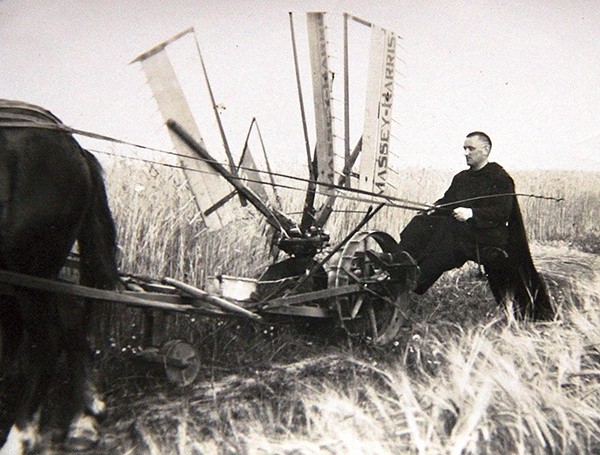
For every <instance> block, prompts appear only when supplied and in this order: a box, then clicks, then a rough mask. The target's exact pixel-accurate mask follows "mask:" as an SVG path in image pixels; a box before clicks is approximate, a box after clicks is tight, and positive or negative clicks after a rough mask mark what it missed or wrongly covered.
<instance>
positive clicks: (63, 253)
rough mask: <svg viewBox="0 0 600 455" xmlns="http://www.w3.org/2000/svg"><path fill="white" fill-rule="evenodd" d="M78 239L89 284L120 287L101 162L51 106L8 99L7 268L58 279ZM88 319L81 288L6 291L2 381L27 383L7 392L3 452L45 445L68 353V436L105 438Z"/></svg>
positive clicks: (3, 115)
mask: <svg viewBox="0 0 600 455" xmlns="http://www.w3.org/2000/svg"><path fill="white" fill-rule="evenodd" d="M75 241H77V244H78V247H79V252H80V258H81V261H80V280H81V284H83V285H86V286H92V287H97V288H103V289H114V288H115V286H116V284H117V281H118V271H117V265H116V250H117V249H116V233H115V226H114V222H113V218H112V214H111V212H110V209H109V206H108V201H107V198H106V190H105V186H104V181H103V175H102V169H101V166H100V164H99V163H98V161H97V160H96V159H95V157H94V156H93V155H92V154H91V153H89V152H88V151H86V150H84V149H83V148H81V147H80V145H79V144H78V143H77V142H76V140H75V139H74V138H73V137H72V135H71V134H70V133H69V131H68V129H67V128H66V127H65V126H64V125H63V124H62V123H61V122H60V120H58V119H57V118H56V117H55V116H54V115H52V114H51V113H50V112H48V111H46V110H44V109H42V108H39V107H37V106H33V105H29V104H25V103H21V102H15V101H8V100H0V269H3V270H7V271H12V272H17V273H23V274H28V275H33V276H36V277H43V278H50V279H55V278H57V276H58V274H59V271H60V270H61V268H62V267H63V264H64V263H65V260H66V258H67V256H68V254H69V252H70V251H71V248H72V247H73V245H74V244H75ZM0 292H2V291H1V288H0ZM88 319H89V311H88V307H87V304H86V303H84V302H79V301H75V299H73V298H68V297H65V296H60V295H58V294H52V293H47V292H41V291H35V290H32V289H27V288H25V287H22V288H19V287H17V288H16V290H15V291H14V292H13V293H12V294H11V295H8V294H7V295H0V329H2V330H1V332H2V333H3V337H2V338H3V343H2V347H1V349H2V352H1V359H2V361H1V369H0V372H1V373H2V379H1V380H0V385H6V384H7V383H11V384H13V389H11V390H16V391H17V392H16V393H10V394H3V402H2V403H1V405H2V408H3V410H8V411H7V412H6V413H5V414H7V415H8V417H7V418H5V419H4V420H7V421H5V422H3V423H4V428H3V434H2V435H0V438H1V439H0V446H1V445H2V444H4V447H3V448H2V449H1V450H0V453H18V452H22V451H24V450H28V449H31V448H32V446H35V440H36V434H37V429H38V425H39V419H40V408H41V405H42V403H44V400H45V399H46V398H47V392H48V388H49V386H50V385H51V383H52V381H53V379H55V377H56V373H57V365H58V364H59V363H58V362H59V358H60V357H61V355H62V354H63V353H64V354H66V355H65V358H66V361H67V365H68V369H69V375H70V381H71V384H72V386H71V387H72V389H71V393H70V394H69V400H72V403H69V409H71V418H70V419H69V422H70V423H69V425H67V427H66V428H65V434H66V439H65V446H66V447H67V448H69V449H86V448H89V446H90V445H92V444H94V443H95V442H97V441H98V430H97V422H96V417H97V416H98V415H99V414H100V413H101V412H103V408H104V405H103V403H102V401H101V400H99V398H98V396H97V393H96V389H95V386H94V384H93V381H92V377H91V362H92V352H91V348H90V345H89V342H88V339H87V325H88V324H87V322H88ZM14 384H16V386H15V385H14Z"/></svg>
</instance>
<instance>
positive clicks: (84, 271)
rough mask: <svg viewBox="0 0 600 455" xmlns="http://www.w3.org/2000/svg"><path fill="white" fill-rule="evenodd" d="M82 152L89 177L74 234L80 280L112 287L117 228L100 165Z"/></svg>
mask: <svg viewBox="0 0 600 455" xmlns="http://www.w3.org/2000/svg"><path fill="white" fill-rule="evenodd" d="M82 152H83V155H84V157H85V159H86V161H87V164H88V168H89V171H90V175H91V179H92V196H91V201H90V205H89V207H88V210H87V212H86V214H85V217H84V219H83V224H82V226H81V229H80V231H79V235H78V237H77V242H78V243H79V253H80V276H81V284H83V285H85V286H92V287H96V288H101V289H114V288H115V287H116V285H117V282H118V279H119V272H118V268H117V232H116V228H115V223H114V220H113V216H112V213H111V211H110V208H109V206H108V199H107V197H106V187H105V185H104V176H103V171H102V166H101V165H100V163H99V162H98V160H97V159H96V157H95V156H94V155H92V154H91V153H90V152H88V151H87V150H83V151H82Z"/></svg>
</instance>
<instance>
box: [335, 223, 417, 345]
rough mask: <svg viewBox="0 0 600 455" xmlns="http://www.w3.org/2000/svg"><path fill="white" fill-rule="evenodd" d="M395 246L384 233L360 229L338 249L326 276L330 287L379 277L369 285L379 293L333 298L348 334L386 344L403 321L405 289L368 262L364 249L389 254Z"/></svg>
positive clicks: (407, 295) (374, 264) (407, 303)
mask: <svg viewBox="0 0 600 455" xmlns="http://www.w3.org/2000/svg"><path fill="white" fill-rule="evenodd" d="M396 249H397V243H396V242H395V240H394V239H393V238H392V237H391V236H390V235H389V234H387V233H385V232H380V231H370V232H360V233H358V234H356V235H355V236H354V237H353V238H352V239H351V240H350V241H349V242H348V243H347V244H346V246H345V247H344V248H343V249H342V251H341V252H340V256H339V258H338V260H337V262H335V261H334V269H333V270H332V271H331V273H330V275H329V287H332V288H333V287H339V286H345V285H347V284H351V283H356V282H360V283H367V282H371V283H372V282H373V281H374V280H375V281H377V280H380V282H378V283H377V284H376V285H375V286H370V289H371V290H374V292H377V293H378V294H379V295H374V294H372V293H371V292H368V291H366V292H365V293H362V294H358V295H351V296H341V297H336V298H334V299H333V300H334V305H335V308H336V310H337V313H338V316H339V318H340V322H341V325H342V327H343V328H344V329H345V330H346V331H347V332H348V333H349V334H350V335H351V336H359V337H365V338H367V339H368V340H370V342H372V343H373V344H375V345H378V346H383V345H386V344H389V343H390V342H392V341H393V340H394V339H395V337H396V336H397V335H398V332H399V331H400V329H401V327H402V325H403V324H404V322H405V320H406V311H407V310H408V307H409V291H408V288H407V287H406V286H402V284H401V283H399V282H395V281H394V280H393V279H392V277H391V276H390V274H389V273H388V272H387V271H385V270H383V269H382V268H380V267H379V266H378V265H377V264H376V263H375V262H373V261H370V260H369V257H368V255H367V254H366V252H367V251H370V252H374V253H379V254H391V253H392V252H394V251H395V250H396Z"/></svg>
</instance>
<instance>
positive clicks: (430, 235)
mask: <svg viewBox="0 0 600 455" xmlns="http://www.w3.org/2000/svg"><path fill="white" fill-rule="evenodd" d="M468 237H469V236H468V234H467V231H466V230H465V227H464V226H462V225H461V224H459V222H458V221H456V220H454V219H452V218H450V217H439V216H417V217H415V218H413V220H412V221H411V222H410V223H409V224H408V225H407V226H406V228H405V229H404V230H403V231H402V233H401V234H400V239H401V240H400V244H399V247H400V249H402V250H405V251H407V252H408V253H409V254H410V255H411V256H413V257H414V258H415V259H416V261H417V264H418V265H419V269H420V275H419V278H418V279H417V284H416V287H415V289H414V292H415V293H417V294H423V293H425V291H427V290H428V289H429V288H430V287H431V286H432V285H433V283H435V282H436V281H437V279H438V278H439V277H440V276H441V275H442V273H444V272H445V271H447V270H451V269H454V268H457V267H461V266H462V265H463V264H464V263H465V262H466V261H467V260H468V257H467V256H466V255H465V251H466V250H467V248H465V245H464V243H465V242H468V241H469V239H468Z"/></svg>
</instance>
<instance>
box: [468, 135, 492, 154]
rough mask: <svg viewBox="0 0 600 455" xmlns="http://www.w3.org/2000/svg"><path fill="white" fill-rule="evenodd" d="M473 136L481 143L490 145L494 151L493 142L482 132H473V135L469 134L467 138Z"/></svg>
mask: <svg viewBox="0 0 600 455" xmlns="http://www.w3.org/2000/svg"><path fill="white" fill-rule="evenodd" d="M473 136H477V137H478V138H479V139H480V140H481V141H483V142H484V143H485V144H487V145H488V147H489V149H490V150H492V140H491V139H490V137H489V136H488V135H487V134H485V133H482V132H481V131H473V132H472V133H469V134H467V137H473Z"/></svg>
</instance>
